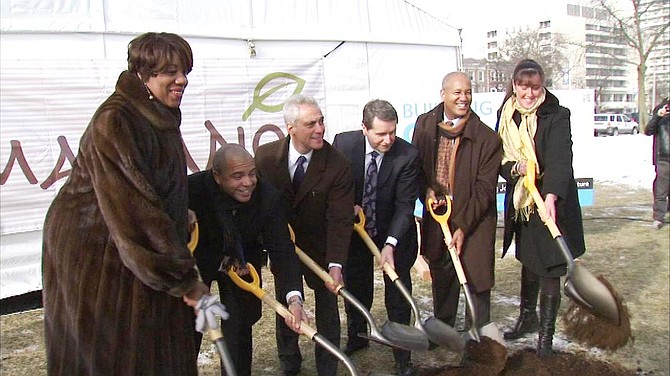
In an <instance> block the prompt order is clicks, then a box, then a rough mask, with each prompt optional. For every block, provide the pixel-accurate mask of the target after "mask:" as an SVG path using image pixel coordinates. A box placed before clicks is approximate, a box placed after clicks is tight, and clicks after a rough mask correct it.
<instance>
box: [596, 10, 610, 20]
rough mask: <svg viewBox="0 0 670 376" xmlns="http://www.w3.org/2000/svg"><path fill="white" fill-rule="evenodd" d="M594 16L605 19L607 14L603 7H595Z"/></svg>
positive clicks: (607, 16)
mask: <svg viewBox="0 0 670 376" xmlns="http://www.w3.org/2000/svg"><path fill="white" fill-rule="evenodd" d="M596 18H597V19H599V20H606V19H608V18H609V14H608V13H607V11H606V10H605V9H596Z"/></svg>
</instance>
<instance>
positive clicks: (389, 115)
mask: <svg viewBox="0 0 670 376" xmlns="http://www.w3.org/2000/svg"><path fill="white" fill-rule="evenodd" d="M375 117H376V118H377V119H379V120H382V121H395V122H396V124H398V112H397V111H396V110H395V108H393V105H392V104H391V103H389V102H388V101H386V100H383V99H373V100H371V101H370V102H368V103H366V104H365V107H363V125H365V128H367V129H370V128H372V121H373V120H374V119H375Z"/></svg>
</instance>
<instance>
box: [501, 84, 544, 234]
mask: <svg viewBox="0 0 670 376" xmlns="http://www.w3.org/2000/svg"><path fill="white" fill-rule="evenodd" d="M544 99H545V91H544V90H543V91H542V95H541V96H540V97H539V98H538V99H537V102H535V104H534V105H533V107H532V108H530V109H525V108H523V107H521V106H520V105H519V102H518V101H517V100H516V95H512V96H511V97H509V99H507V101H506V102H505V104H504V105H503V109H502V112H501V114H500V123H499V126H498V133H499V134H500V137H501V138H502V141H503V160H502V164H505V163H506V162H510V161H511V162H520V161H528V160H532V161H534V162H535V165H536V166H538V164H537V156H535V142H534V141H533V139H534V137H535V132H536V131H537V108H538V107H539V106H540V105H541V104H542V103H543V102H544ZM514 111H518V112H519V113H520V114H521V123H520V124H519V126H518V127H517V125H516V123H515V122H514V120H513V119H512V115H514ZM513 197H514V218H515V219H516V218H519V216H521V218H522V219H523V220H526V221H527V220H528V218H530V214H531V213H532V212H533V209H534V205H533V198H532V197H531V196H530V195H529V194H528V191H527V190H526V189H525V188H524V186H523V179H519V180H518V181H517V182H516V185H515V186H514V196H513Z"/></svg>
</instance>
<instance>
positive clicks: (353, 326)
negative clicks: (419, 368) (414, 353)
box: [344, 242, 412, 364]
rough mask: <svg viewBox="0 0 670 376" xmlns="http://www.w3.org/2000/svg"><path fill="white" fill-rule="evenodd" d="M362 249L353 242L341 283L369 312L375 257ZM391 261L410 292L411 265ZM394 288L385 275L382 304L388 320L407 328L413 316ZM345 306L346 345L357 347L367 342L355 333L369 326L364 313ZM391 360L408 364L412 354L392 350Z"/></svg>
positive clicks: (350, 306)
mask: <svg viewBox="0 0 670 376" xmlns="http://www.w3.org/2000/svg"><path fill="white" fill-rule="evenodd" d="M363 247H365V245H364V244H363V243H362V242H360V247H359V244H356V243H354V246H353V247H352V249H351V251H350V252H349V256H348V258H347V266H346V268H344V271H345V275H344V282H345V288H346V289H347V290H348V291H349V292H351V293H352V294H353V295H354V296H355V297H356V299H358V300H359V301H360V302H361V303H362V304H363V305H364V306H365V308H366V309H367V310H368V311H370V308H371V307H372V301H373V296H374V268H375V266H376V263H375V260H374V256H372V254H371V253H370V251H368V250H367V248H363ZM394 261H395V264H396V265H395V266H396V273H398V276H399V280H400V282H402V284H403V285H404V286H405V287H406V288H407V289H408V290H409V292H410V293H411V292H412V279H411V274H410V269H411V265H404V264H407V263H406V262H405V263H403V262H399V261H400V260H394ZM393 285H394V283H393V282H391V280H390V279H389V277H388V276H386V274H384V304H385V306H386V312H387V314H388V319H389V321H393V322H397V323H399V324H405V325H408V324H409V323H410V319H411V315H412V311H411V307H410V305H409V303H408V302H407V300H406V299H405V298H404V297H403V295H402V293H401V292H400V290H398V288H397V287H396V286H393ZM344 307H345V311H346V313H347V335H348V337H349V343H350V344H356V343H361V342H363V341H367V340H366V339H363V338H360V337H359V336H358V333H367V330H368V323H367V321H366V320H365V317H364V316H363V314H361V313H360V311H359V310H358V309H356V308H355V307H354V306H352V305H351V304H348V303H346V302H345V305H344ZM393 357H394V358H395V361H396V363H398V364H407V362H409V360H410V358H411V353H410V352H409V351H406V350H399V349H395V348H394V349H393Z"/></svg>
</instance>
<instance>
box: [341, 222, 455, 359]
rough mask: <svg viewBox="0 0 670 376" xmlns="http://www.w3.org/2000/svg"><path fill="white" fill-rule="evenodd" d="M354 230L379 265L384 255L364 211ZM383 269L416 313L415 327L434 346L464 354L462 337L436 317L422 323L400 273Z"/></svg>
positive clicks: (387, 268) (385, 266) (387, 265)
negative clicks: (376, 242)
mask: <svg viewBox="0 0 670 376" xmlns="http://www.w3.org/2000/svg"><path fill="white" fill-rule="evenodd" d="M354 230H355V231H356V232H357V233H358V235H359V236H360V237H361V239H362V240H363V242H364V243H365V244H366V245H367V246H368V248H369V249H370V252H372V254H373V255H374V256H375V259H376V260H377V263H379V261H380V260H381V258H382V255H381V252H379V248H377V245H376V244H375V242H374V241H373V240H372V239H371V238H370V235H368V233H367V232H366V231H365V214H364V213H363V210H359V211H358V222H354ZM382 268H383V269H384V272H385V273H386V275H388V277H389V278H390V279H391V282H393V284H394V285H395V286H396V287H397V288H398V290H400V292H401V293H402V295H403V296H404V297H405V299H406V300H407V302H408V303H409V305H410V307H411V308H412V312H413V313H414V327H415V328H416V329H418V330H420V331H421V332H422V333H423V334H425V335H426V337H428V339H429V340H430V341H431V342H433V343H434V344H436V345H440V346H444V347H446V348H448V349H450V350H452V351H455V352H459V353H460V352H463V351H464V350H465V341H464V340H463V337H461V335H460V334H459V333H458V332H457V331H456V330H455V329H454V328H452V327H451V326H449V325H447V324H445V323H444V322H443V321H441V320H440V319H438V318H436V317H434V316H430V317H429V318H427V319H426V321H424V322H422V321H421V315H420V313H419V307H418V306H417V305H416V302H415V301H414V299H412V295H411V294H410V293H409V290H407V287H405V285H403V284H402V281H400V277H399V276H398V273H396V272H395V270H394V269H393V267H391V265H389V263H387V262H385V263H384V265H383V266H382Z"/></svg>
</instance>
